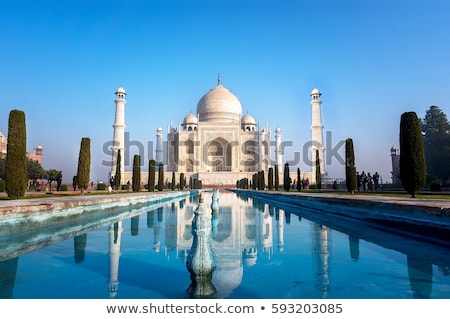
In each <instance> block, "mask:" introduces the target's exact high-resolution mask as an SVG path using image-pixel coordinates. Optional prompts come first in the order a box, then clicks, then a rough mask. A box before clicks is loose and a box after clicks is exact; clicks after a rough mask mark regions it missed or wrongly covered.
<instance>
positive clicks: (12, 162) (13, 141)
mask: <svg viewBox="0 0 450 319" xmlns="http://www.w3.org/2000/svg"><path fill="white" fill-rule="evenodd" d="M26 144H27V131H26V124H25V113H24V112H23V111H20V110H12V111H11V112H10V113H9V121H8V144H7V146H6V147H7V151H6V152H7V153H6V162H5V182H6V194H7V195H8V197H10V198H11V199H19V198H21V197H23V196H24V195H25V191H26V189H27V175H28V174H27V151H26V147H27V146H26Z"/></svg>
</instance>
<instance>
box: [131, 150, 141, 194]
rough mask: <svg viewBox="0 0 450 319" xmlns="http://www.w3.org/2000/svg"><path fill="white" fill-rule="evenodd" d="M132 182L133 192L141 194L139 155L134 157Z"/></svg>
mask: <svg viewBox="0 0 450 319" xmlns="http://www.w3.org/2000/svg"><path fill="white" fill-rule="evenodd" d="M131 181H132V183H131V187H132V190H133V192H139V191H140V189H141V156H140V155H138V154H136V155H134V157H133V176H132V177H131Z"/></svg>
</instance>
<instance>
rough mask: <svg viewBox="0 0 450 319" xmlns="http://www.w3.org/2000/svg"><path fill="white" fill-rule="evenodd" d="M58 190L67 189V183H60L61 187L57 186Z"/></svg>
mask: <svg viewBox="0 0 450 319" xmlns="http://www.w3.org/2000/svg"><path fill="white" fill-rule="evenodd" d="M59 190H61V191H63V192H65V191H67V184H61V187H60V188H59Z"/></svg>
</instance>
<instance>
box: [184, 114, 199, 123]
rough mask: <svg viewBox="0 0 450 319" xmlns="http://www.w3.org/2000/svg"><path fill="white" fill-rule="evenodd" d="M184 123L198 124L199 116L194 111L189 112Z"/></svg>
mask: <svg viewBox="0 0 450 319" xmlns="http://www.w3.org/2000/svg"><path fill="white" fill-rule="evenodd" d="M183 124H198V119H197V116H195V115H194V114H192V113H189V114H188V115H186V117H185V118H184V120H183Z"/></svg>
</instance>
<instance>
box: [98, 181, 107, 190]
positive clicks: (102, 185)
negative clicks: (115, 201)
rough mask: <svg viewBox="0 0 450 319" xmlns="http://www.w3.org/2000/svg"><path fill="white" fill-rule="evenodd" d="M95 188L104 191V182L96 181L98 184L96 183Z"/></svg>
mask: <svg viewBox="0 0 450 319" xmlns="http://www.w3.org/2000/svg"><path fill="white" fill-rule="evenodd" d="M97 190H98V191H104V190H106V184H105V183H98V184H97Z"/></svg>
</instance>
